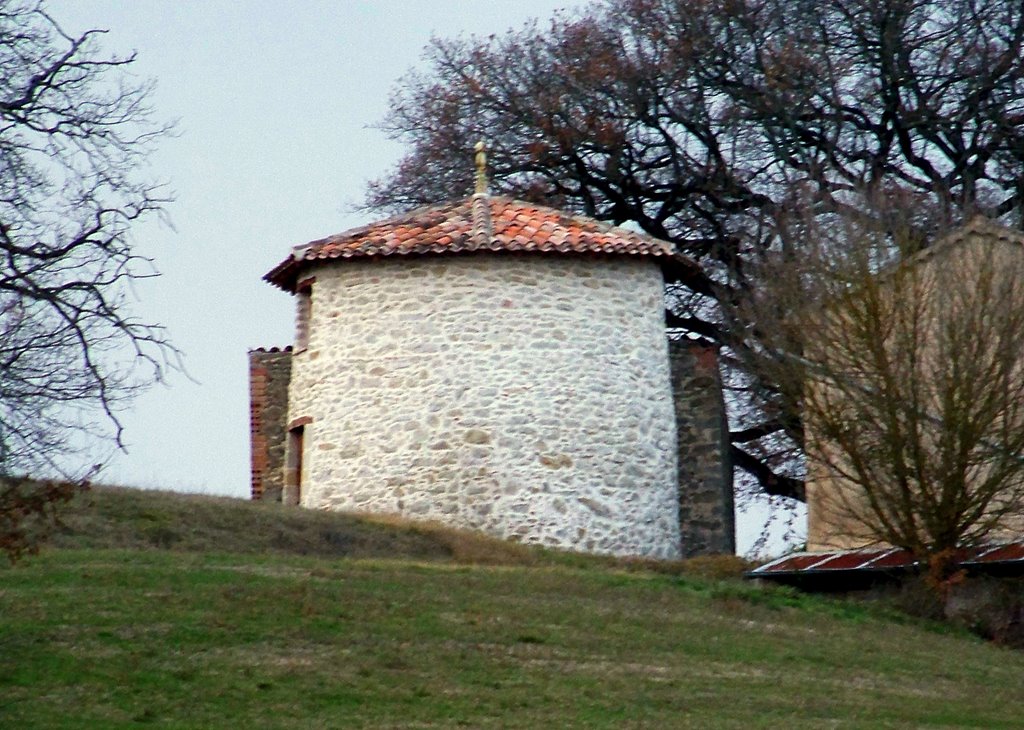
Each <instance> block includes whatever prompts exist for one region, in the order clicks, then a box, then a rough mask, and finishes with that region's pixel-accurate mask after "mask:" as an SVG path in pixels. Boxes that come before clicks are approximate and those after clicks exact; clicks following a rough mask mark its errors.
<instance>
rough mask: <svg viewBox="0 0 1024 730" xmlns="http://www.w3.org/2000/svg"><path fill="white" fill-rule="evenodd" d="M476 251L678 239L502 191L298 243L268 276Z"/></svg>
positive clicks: (280, 281) (607, 246) (608, 246)
mask: <svg viewBox="0 0 1024 730" xmlns="http://www.w3.org/2000/svg"><path fill="white" fill-rule="evenodd" d="M473 251H539V252H550V253H580V254H617V255H631V256H656V257H664V258H665V259H670V258H676V257H677V254H676V252H675V250H674V248H673V246H672V244H670V243H668V242H666V241H661V240H658V239H656V238H652V237H650V236H646V235H644V234H641V233H636V232H634V231H628V230H626V229H624V228H618V227H616V226H612V225H610V224H608V223H602V222H600V221H596V220H594V219H592V218H587V217H585V216H578V215H569V214H567V213H564V212H562V211H559V210H555V209H554V208H548V207H545V206H542V205H534V204H532V203H525V202H522V201H518V200H512V199H510V198H505V197H501V196H491V195H475V196H473V197H471V198H465V199H462V200H459V201H454V202H448V203H441V204H439V205H433V206H428V207H426V208H419V209H418V210H414V211H412V212H410V213H406V214H404V215H400V216H396V217H394V218H389V219H387V220H383V221H380V222H378V223H372V224H370V225H367V226H361V227H359V228H353V229H351V230H348V231H345V232H344V233H339V234H337V235H334V236H329V237H327V238H322V239H319V240H317V241H312V242H310V243H308V244H306V245H304V246H298V247H296V248H295V249H294V250H293V252H292V255H291V256H289V257H288V258H287V259H285V260H284V261H282V262H281V263H279V264H278V265H277V266H275V267H274V268H273V269H271V270H270V271H269V272H268V273H267V274H266V275H265V276H264V277H263V278H264V279H265V280H266V281H269V282H270V283H272V284H275V285H277V286H279V287H281V288H282V289H285V290H288V291H292V290H293V289H294V287H295V282H296V280H297V276H298V272H299V271H300V270H301V269H302V268H303V267H304V266H308V265H310V264H312V263H315V262H318V261H328V260H332V259H348V258H372V257H382V256H407V255H422V254H439V253H461V252H473Z"/></svg>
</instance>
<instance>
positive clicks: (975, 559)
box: [748, 541, 1024, 579]
mask: <svg viewBox="0 0 1024 730" xmlns="http://www.w3.org/2000/svg"><path fill="white" fill-rule="evenodd" d="M957 562H959V563H960V564H961V565H963V566H964V567H967V568H973V567H978V568H984V567H987V566H997V565H998V566H1013V565H1019V566H1020V569H1021V572H1024V541H1016V542H1009V543H993V544H988V545H979V546H976V547H971V548H964V549H962V550H959V551H958V552H957ZM918 564H919V561H918V560H917V559H916V558H915V557H914V555H913V553H911V552H909V551H907V550H899V549H896V548H863V549H860V550H835V551H830V552H814V553H794V554H791V555H784V556H783V557H781V558H778V559H777V560H773V561H772V562H770V563H767V564H765V565H762V566H761V567H759V568H756V569H754V570H752V571H750V573H748V576H749V577H751V578H768V579H771V578H783V577H794V576H804V575H813V574H819V575H824V574H830V575H837V574H842V573H844V572H850V573H856V572H863V571H886V570H891V571H899V570H909V569H911V568H915V567H917V566H918Z"/></svg>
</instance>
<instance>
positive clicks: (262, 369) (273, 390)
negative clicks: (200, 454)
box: [249, 347, 292, 502]
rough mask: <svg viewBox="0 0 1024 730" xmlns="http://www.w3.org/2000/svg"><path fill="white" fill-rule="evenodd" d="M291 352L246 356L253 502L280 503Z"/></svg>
mask: <svg viewBox="0 0 1024 730" xmlns="http://www.w3.org/2000/svg"><path fill="white" fill-rule="evenodd" d="M291 370H292V352H291V348H290V347H288V348H285V349H284V350H278V349H277V348H276V347H275V348H271V349H269V350H263V349H259V350H251V351H250V352H249V430H250V434H249V435H250V448H251V460H252V498H253V499H262V500H267V501H270V502H280V501H281V488H282V484H283V478H284V452H285V424H286V420H287V418H288V382H289V380H290V379H291Z"/></svg>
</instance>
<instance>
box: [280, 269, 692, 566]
mask: <svg viewBox="0 0 1024 730" xmlns="http://www.w3.org/2000/svg"><path fill="white" fill-rule="evenodd" d="M315 273H316V282H315V283H314V284H313V287H312V312H311V320H310V340H309V347H308V349H307V350H305V351H304V352H301V353H296V354H295V356H294V362H293V374H292V384H291V390H290V411H289V420H290V421H294V420H295V419H297V418H309V419H311V420H310V422H309V423H308V425H306V426H305V429H304V430H305V435H304V439H303V442H304V446H305V447H304V449H303V451H304V453H303V455H302V457H303V458H302V465H303V466H302V479H301V481H302V485H301V504H302V505H303V506H306V507H313V508H325V509H339V510H350V511H365V512H378V513H397V514H402V515H406V516H408V517H413V518H417V519H433V520H439V521H442V522H445V523H447V524H451V525H455V526H459V527H467V528H472V529H478V530H482V531H485V532H488V533H491V534H493V535H496V536H499V537H503V538H511V539H517V540H521V541H523V542H528V543H536V544H542V545H549V546H555V547H562V548H571V549H576V550H582V551H588V552H597V553H607V554H617V555H649V556H656V557H662V558H673V557H678V556H679V552H680V551H679V523H678V515H679V508H678V495H677V486H676V485H677V469H676V432H675V424H674V419H673V404H672V393H671V385H670V382H669V371H668V356H667V344H666V339H665V334H664V315H663V311H664V310H663V304H662V288H663V285H662V278H661V273H660V271H659V269H658V267H657V265H656V264H654V263H653V262H651V261H649V260H638V259H625V258H602V257H576V256H571V257H570V256H558V255H552V254H525V255H515V254H487V253H481V254H474V255H464V256H437V257H420V258H402V259H384V260H374V261H359V262H355V261H343V262H337V263H330V264H327V263H325V264H321V265H318V267H317V269H316V272H315Z"/></svg>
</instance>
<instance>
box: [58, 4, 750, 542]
mask: <svg viewBox="0 0 1024 730" xmlns="http://www.w3.org/2000/svg"><path fill="white" fill-rule="evenodd" d="M578 4H579V3H576V2H565V1H564V0H561V1H556V0H517V1H516V2H503V1H499V2H494V1H492V2H470V1H468V0H375V1H370V0H336V1H335V2H327V1H326V0H302V1H297V2H289V3H282V2H280V0H276V1H275V0H245V1H242V0H202V1H201V2H199V1H192V0H135V1H133V2H125V1H124V0H120V1H115V0H89V1H88V2H83V1H82V0H51V2H50V3H49V8H50V10H51V12H52V14H53V15H54V17H55V18H56V19H57V20H58V22H60V23H61V24H62V25H63V26H64V27H65V29H66V30H68V31H70V32H81V31H83V30H86V29H88V28H106V29H108V30H109V31H110V32H109V33H108V35H107V36H106V37H105V38H104V40H103V45H104V48H106V49H109V50H113V51H118V52H130V51H132V50H136V51H138V62H137V63H136V64H135V66H134V73H136V74H138V75H139V76H141V77H150V78H153V79H155V80H156V83H157V87H156V90H155V93H154V94H153V96H152V105H153V107H154V108H155V110H156V113H157V116H158V118H161V119H176V120H178V129H179V132H180V134H179V136H178V137H177V138H174V139H169V140H166V141H165V142H164V143H163V145H162V147H161V150H160V152H159V154H157V155H156V156H155V158H154V159H153V164H154V169H155V171H156V172H157V174H158V175H159V177H160V178H161V179H165V180H167V181H168V182H169V187H170V189H171V191H172V192H173V195H174V198H175V202H174V203H172V204H171V205H169V206H168V212H169V214H170V219H171V221H172V223H173V226H174V227H173V229H172V228H168V227H167V226H165V225H162V224H161V223H159V222H158V221H156V220H150V221H147V222H144V223H143V224H141V225H139V226H138V227H136V229H135V230H134V237H135V240H136V242H137V245H138V247H139V250H140V252H142V253H144V254H146V255H148V256H151V257H152V258H153V259H154V260H155V261H156V265H157V268H158V269H159V270H160V271H161V272H162V274H163V275H162V276H161V277H160V278H158V279H154V280H149V281H146V282H142V283H140V284H139V285H138V286H137V292H138V296H139V298H140V302H139V304H138V306H137V309H136V311H137V312H138V313H139V314H140V315H141V316H142V317H143V318H145V319H147V320H150V321H155V322H159V323H162V324H164V325H166V326H167V328H168V329H169V331H170V334H171V337H172V339H173V341H174V343H175V344H176V345H177V346H178V347H179V348H181V349H182V350H183V351H184V353H185V356H186V361H185V362H186V367H187V369H188V372H189V374H190V375H191V376H192V377H193V378H194V379H195V380H196V381H198V382H190V381H189V380H188V379H186V378H185V377H182V376H181V375H177V374H173V373H172V374H171V377H170V382H169V383H168V385H167V386H166V387H160V386H157V387H156V388H154V389H153V390H151V391H150V392H148V393H146V394H144V395H143V396H141V397H140V398H139V399H138V400H137V401H136V402H135V405H134V407H133V408H132V410H131V411H130V412H129V413H127V414H125V418H124V421H125V426H126V441H127V447H128V452H127V453H126V454H117V455H115V456H114V458H113V460H112V462H111V466H110V467H109V468H108V469H107V471H106V472H104V474H103V477H102V479H103V480H104V481H107V482H117V483H124V484H131V485H135V486H143V487H153V488H163V489H175V490H182V491H200V492H208V493H214V494H227V495H232V496H238V497H242V496H246V495H247V494H248V490H249V465H248V463H249V462H248V460H249V443H248V438H249V434H248V381H247V377H248V375H247V369H246V351H247V350H248V349H249V348H252V347H256V346H271V345H286V344H289V343H290V342H291V338H292V321H293V320H292V317H293V308H292V303H291V301H290V298H289V297H288V296H287V295H286V294H283V293H281V292H280V291H277V290H275V289H273V288H271V287H270V286H269V285H267V284H265V283H263V282H262V281H261V280H260V277H261V276H262V275H263V274H264V273H265V272H266V271H267V270H269V269H270V268H271V267H272V266H273V265H274V264H275V263H277V262H278V261H279V260H281V259H282V258H283V257H284V256H285V255H287V253H288V252H289V250H290V248H291V246H293V245H296V244H300V243H305V242H306V241H310V240H313V239H316V238H321V237H323V236H326V235H329V234H332V233H337V232H340V231H342V230H344V229H346V228H350V227H352V226H355V225H360V224H362V223H364V222H366V216H365V215H364V214H359V213H354V212H352V210H351V209H352V207H353V206H354V205H355V204H358V203H359V202H360V201H361V200H362V196H363V191H364V188H365V184H366V181H367V180H368V179H370V178H373V177H378V176H380V175H381V174H382V173H384V172H385V171H387V170H388V169H389V168H390V167H391V166H392V165H393V164H394V163H395V162H396V161H397V159H398V157H399V155H400V153H401V147H400V146H399V145H398V144H396V143H393V142H391V141H389V140H388V139H387V138H386V137H385V136H384V134H383V133H382V132H380V131H378V130H375V129H372V128H371V126H370V125H373V124H374V123H376V122H378V121H380V120H381V119H382V118H383V116H384V114H385V112H386V109H387V103H388V97H389V94H390V92H391V90H392V89H393V88H394V86H395V83H396V82H397V80H398V79H399V78H400V77H401V76H402V74H403V73H404V72H406V71H407V70H409V69H410V68H413V67H415V66H416V65H417V64H418V63H419V62H420V60H421V56H422V52H423V48H424V46H425V45H426V44H427V42H428V41H429V40H430V37H431V36H432V35H438V36H442V37H450V36H454V35H458V34H477V35H488V34H491V33H500V32H502V31H504V30H506V29H508V28H510V27H519V26H521V25H522V24H523V23H524V22H526V21H527V20H528V19H530V18H540V19H542V20H546V19H547V18H549V17H550V16H551V14H552V13H553V12H554V11H555V10H556V9H558V8H564V7H572V6H574V5H578ZM474 141H475V140H467V146H469V145H471V144H472V143H473V142H474ZM470 163H471V155H470V153H469V151H468V150H467V164H470ZM463 192H465V191H453V196H455V195H461V194H462V193H463ZM756 522H757V520H756V519H755V520H750V519H748V520H745V521H744V526H743V529H742V530H741V535H740V547H741V549H743V548H744V547H745V546H747V545H749V544H750V541H751V539H752V533H753V532H754V531H755V530H756Z"/></svg>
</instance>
